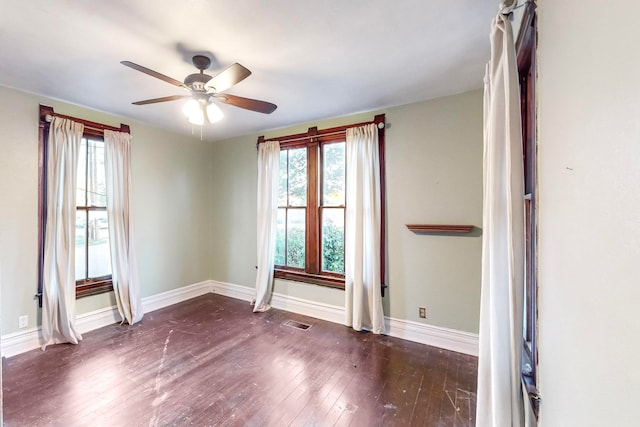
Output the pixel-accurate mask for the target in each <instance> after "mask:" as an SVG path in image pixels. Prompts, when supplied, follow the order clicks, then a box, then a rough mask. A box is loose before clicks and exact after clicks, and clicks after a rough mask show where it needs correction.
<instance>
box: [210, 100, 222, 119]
mask: <svg viewBox="0 0 640 427" xmlns="http://www.w3.org/2000/svg"><path fill="white" fill-rule="evenodd" d="M223 117H224V114H222V110H221V109H220V107H218V106H217V105H216V104H214V103H213V102H209V105H207V120H209V123H215V122H219V121H220V120H222V118H223Z"/></svg>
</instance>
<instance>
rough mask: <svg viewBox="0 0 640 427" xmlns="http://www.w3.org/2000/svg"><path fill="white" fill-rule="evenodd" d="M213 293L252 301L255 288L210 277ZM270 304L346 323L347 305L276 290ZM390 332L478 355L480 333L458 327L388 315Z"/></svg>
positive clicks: (411, 339)
mask: <svg viewBox="0 0 640 427" xmlns="http://www.w3.org/2000/svg"><path fill="white" fill-rule="evenodd" d="M210 283H211V289H212V292H213V293H216V294H220V295H224V296H227V297H231V298H236V299H241V300H243V301H252V300H253V299H254V297H255V290H254V289H253V288H248V287H246V286H239V285H234V284H232V283H224V282H217V281H214V280H211V281H210ZM271 306H272V307H273V308H277V309H279V310H285V311H290V312H293V313H298V314H302V315H305V316H309V317H314V318H316V319H322V320H326V321H329V322H333V323H339V324H344V320H345V312H344V307H340V306H335V305H329V304H323V303H319V302H315V301H309V300H304V299H300V298H295V297H291V296H288V295H283V294H278V293H274V294H273V296H272V297H271ZM385 326H386V329H387V335H389V336H392V337H396V338H402V339H405V340H408V341H413V342H417V343H420V344H427V345H430V346H434V347H439V348H443V349H446V350H451V351H456V352H458V353H464V354H469V355H472V356H478V335H477V334H473V333H470V332H464V331H457V330H455V329H448V328H442V327H438V326H433V325H427V324H424V323H418V322H414V321H411V320H402V319H395V318H392V317H386V316H385Z"/></svg>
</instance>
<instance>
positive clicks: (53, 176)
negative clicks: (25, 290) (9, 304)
mask: <svg viewBox="0 0 640 427" xmlns="http://www.w3.org/2000/svg"><path fill="white" fill-rule="evenodd" d="M83 130H84V126H83V125H82V124H81V123H76V122H73V121H71V120H68V119H63V118H59V117H53V119H52V121H51V125H50V127H49V138H48V140H47V153H48V158H47V187H46V195H47V212H46V220H45V227H46V231H45V237H44V262H43V273H42V338H43V344H42V349H43V350H44V349H45V348H46V346H47V345H49V344H58V343H65V342H69V343H72V344H78V341H80V340H81V339H82V336H81V335H80V334H79V333H78V331H77V330H76V327H75V304H76V277H75V265H76V262H75V241H76V229H75V228H76V179H77V166H78V152H79V150H80V142H81V140H82V133H83Z"/></svg>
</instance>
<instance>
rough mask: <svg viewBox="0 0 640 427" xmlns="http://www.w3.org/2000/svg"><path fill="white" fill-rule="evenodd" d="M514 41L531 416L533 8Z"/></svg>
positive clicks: (533, 394) (534, 309)
mask: <svg viewBox="0 0 640 427" xmlns="http://www.w3.org/2000/svg"><path fill="white" fill-rule="evenodd" d="M521 28H522V29H521V31H520V34H519V37H518V41H517V45H516V48H517V53H518V74H519V76H520V77H519V78H520V109H521V117H522V144H523V147H522V148H523V156H524V157H523V166H524V192H525V197H524V200H523V203H524V212H525V227H524V228H525V271H524V279H525V282H524V313H523V322H522V327H523V331H522V332H523V340H524V343H523V344H524V351H523V359H524V360H523V363H522V366H523V369H522V372H523V379H524V382H525V385H526V387H527V392H528V393H529V396H530V398H531V403H532V407H533V410H534V413H535V414H536V416H537V414H538V409H539V402H538V400H539V399H538V392H537V364H538V349H537V317H538V312H537V303H536V296H537V291H538V283H537V255H536V254H537V251H536V239H537V234H536V217H537V215H536V209H537V205H536V204H537V194H536V182H537V180H536V164H537V162H536V110H535V106H536V104H535V80H536V74H535V70H536V19H535V11H534V6H532V5H531V4H529V5H527V9H526V11H525V15H524V18H523V21H522V27H521Z"/></svg>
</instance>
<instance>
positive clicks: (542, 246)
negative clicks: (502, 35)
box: [538, 0, 640, 427]
mask: <svg viewBox="0 0 640 427" xmlns="http://www.w3.org/2000/svg"><path fill="white" fill-rule="evenodd" d="M538 3H539V8H538V14H539V15H538V16H539V21H538V34H539V48H538V82H539V87H538V91H539V147H538V150H539V165H538V166H539V189H540V192H539V194H540V197H539V229H538V238H539V246H538V248H539V276H538V279H539V339H540V347H539V356H540V361H539V362H540V363H539V369H540V371H539V372H540V391H541V393H542V406H541V413H540V425H542V426H544V427H550V426H617V427H621V426H632V425H633V426H635V425H638V416H637V413H636V412H635V409H636V408H637V404H638V397H639V396H640V369H639V368H638V366H637V360H638V354H640V341H639V340H638V337H639V336H640V335H639V331H640V315H639V313H638V308H639V307H640V279H639V277H638V265H639V261H640V195H639V194H640V79H639V76H640V56H639V55H638V54H637V49H636V48H635V44H636V42H637V41H638V40H640V27H639V26H638V24H637V19H636V18H637V16H638V15H639V14H640V5H639V4H638V3H637V2H635V1H631V0H625V1H622V2H616V3H615V5H613V4H612V3H609V2H584V1H579V0H565V1H555V0H554V1H552V0H541V1H539V2H538Z"/></svg>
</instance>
